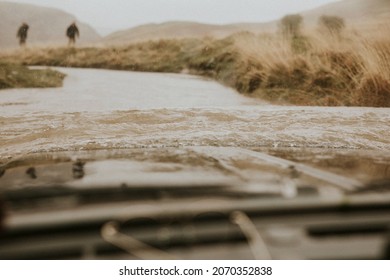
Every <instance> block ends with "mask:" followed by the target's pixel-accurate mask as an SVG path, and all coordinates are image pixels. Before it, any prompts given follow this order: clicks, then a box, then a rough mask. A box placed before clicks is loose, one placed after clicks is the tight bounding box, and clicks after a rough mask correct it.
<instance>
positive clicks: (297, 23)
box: [279, 14, 303, 38]
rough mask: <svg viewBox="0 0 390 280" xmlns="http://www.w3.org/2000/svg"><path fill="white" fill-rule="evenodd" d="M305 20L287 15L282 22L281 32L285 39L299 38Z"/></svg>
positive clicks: (298, 16) (297, 16)
mask: <svg viewBox="0 0 390 280" xmlns="http://www.w3.org/2000/svg"><path fill="white" fill-rule="evenodd" d="M302 24H303V18H302V16H301V15H299V14H296V15H286V16H284V17H283V18H282V19H281V21H280V25H279V28H280V31H281V33H282V34H283V36H284V37H287V38H290V37H298V36H300V34H301V29H302Z"/></svg>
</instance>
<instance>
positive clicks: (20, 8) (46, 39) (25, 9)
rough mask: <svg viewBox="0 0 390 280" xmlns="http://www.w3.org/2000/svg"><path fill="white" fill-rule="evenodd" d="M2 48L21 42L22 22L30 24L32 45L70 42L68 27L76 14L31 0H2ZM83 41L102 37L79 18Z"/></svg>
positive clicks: (0, 10)
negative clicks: (18, 0) (29, 0)
mask: <svg viewBox="0 0 390 280" xmlns="http://www.w3.org/2000/svg"><path fill="white" fill-rule="evenodd" d="M0 18H1V21H0V38H1V39H0V48H13V47H17V46H18V40H17V38H16V32H17V30H18V28H19V26H20V25H21V23H22V22H26V23H27V24H29V26H30V30H29V34H28V35H29V36H28V41H27V43H28V44H29V45H37V44H38V45H47V44H66V43H67V39H66V36H65V30H66V27H67V26H68V25H69V24H70V23H72V22H73V21H75V20H76V18H75V17H74V16H73V15H71V14H68V13H65V12H63V11H60V10H57V9H53V8H46V7H40V6H35V5H29V4H18V3H10V2H0ZM77 23H78V26H79V29H80V33H81V37H80V44H83V43H91V42H96V41H98V40H100V36H99V35H98V34H97V33H96V31H95V30H94V29H92V28H91V27H90V26H89V25H87V24H84V23H80V22H78V21H77Z"/></svg>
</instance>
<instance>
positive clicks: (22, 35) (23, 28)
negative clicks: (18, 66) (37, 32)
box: [16, 22, 30, 47]
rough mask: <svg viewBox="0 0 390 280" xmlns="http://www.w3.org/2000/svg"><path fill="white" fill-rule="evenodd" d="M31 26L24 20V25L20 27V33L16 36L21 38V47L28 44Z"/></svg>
mask: <svg viewBox="0 0 390 280" xmlns="http://www.w3.org/2000/svg"><path fill="white" fill-rule="evenodd" d="M29 28H30V27H29V26H28V24H27V23H25V22H23V23H22V25H21V26H20V27H19V29H18V33H17V34H16V37H18V38H19V45H20V46H21V47H24V46H25V45H26V41H27V33H28V29H29Z"/></svg>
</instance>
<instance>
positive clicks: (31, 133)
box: [0, 68, 390, 178]
mask: <svg viewBox="0 0 390 280" xmlns="http://www.w3.org/2000/svg"><path fill="white" fill-rule="evenodd" d="M59 70H60V71H61V72H63V73H65V74H67V78H66V79H65V83H64V87H63V88H57V89H12V90H2V91H1V92H0V135H1V136H0V147H1V149H0V163H2V164H6V163H7V162H10V161H12V160H16V159H20V158H23V157H27V156H31V155H34V154H35V155H37V154H45V153H53V152H67V151H73V152H76V151H100V150H111V151H114V150H116V149H122V150H125V149H133V150H134V151H135V149H138V151H139V149H142V150H143V151H145V150H146V149H148V150H149V151H151V152H150V153H147V154H146V153H141V154H142V156H141V154H140V153H139V152H138V153H137V154H134V158H136V159H137V160H140V161H142V160H146V159H147V160H151V159H154V160H155V161H159V160H160V161H161V159H162V158H164V159H167V158H170V161H171V163H172V164H177V163H183V162H186V164H187V165H193V164H195V165H196V163H197V162H198V163H199V162H201V163H202V164H199V165H203V166H205V165H207V164H206V163H205V162H204V161H202V160H201V159H200V157H199V158H197V153H196V152H194V150H193V151H192V152H191V155H189V152H188V149H187V150H186V148H191V147H199V146H201V147H205V146H206V147H239V148H244V149H249V150H251V151H266V152H268V153H271V154H274V155H277V156H280V157H283V158H287V159H289V160H294V161H300V162H304V163H308V164H310V165H315V166H318V167H321V168H324V169H328V170H332V171H335V172H338V173H346V174H348V171H351V174H350V175H351V176H361V173H367V174H369V175H368V176H369V177H371V178H378V177H379V178H389V177H390V170H389V169H390V168H389V165H390V109H385V108H383V109H381V108H341V107H332V108H331V107H297V106H274V105H269V104H267V103H265V102H262V101H259V100H255V99H250V98H247V97H244V96H242V95H239V94H238V93H236V92H235V91H234V90H232V89H229V88H226V87H224V86H222V85H220V84H218V83H216V82H213V81H210V80H205V79H202V78H199V77H194V76H189V75H175V74H152V73H133V72H121V71H107V70H89V69H63V68H59ZM168 150H169V151H172V150H174V151H175V154H174V156H172V153H170V152H167V151H168ZM179 150H180V151H186V152H182V153H180V152H178V151H179ZM236 167H237V166H236ZM245 168H246V167H245V166H241V169H245ZM352 171H353V172H352ZM363 177H364V176H363Z"/></svg>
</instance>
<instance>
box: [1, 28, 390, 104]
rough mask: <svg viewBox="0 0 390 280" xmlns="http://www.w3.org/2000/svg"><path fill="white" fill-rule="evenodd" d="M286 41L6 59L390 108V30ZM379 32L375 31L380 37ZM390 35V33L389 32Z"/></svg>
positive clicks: (268, 38)
mask: <svg viewBox="0 0 390 280" xmlns="http://www.w3.org/2000/svg"><path fill="white" fill-rule="evenodd" d="M375 26H376V28H375V29H372V30H371V31H370V32H356V31H355V32H353V31H351V30H349V31H345V32H344V33H343V34H341V35H339V34H337V36H331V35H329V33H321V32H318V31H317V30H313V31H310V32H305V34H304V35H300V36H295V37H293V38H285V37H283V36H281V35H278V34H262V35H255V34H252V33H249V32H244V33H239V34H235V35H233V36H230V37H227V38H225V39H221V40H216V39H213V38H204V39H181V40H160V41H148V42H144V43H137V44H131V45H122V46H110V47H101V48H97V47H90V48H76V49H75V48H46V49H31V50H28V51H18V52H16V53H8V54H2V55H0V59H1V60H6V61H9V62H19V63H23V64H26V65H52V66H66V67H70V66H71V67H88V68H106V69H119V70H132V71H151V72H173V73H180V72H183V71H185V72H190V73H194V74H199V75H204V76H208V77H212V78H214V79H216V80H218V81H220V82H222V83H224V84H226V85H228V86H231V87H234V88H235V89H237V90H238V91H239V92H241V93H244V94H248V95H251V96H255V97H261V98H264V99H267V100H271V101H274V102H280V103H292V104H297V105H320V106H341V105H343V106H374V107H390V39H389V38H387V37H386V36H384V34H390V32H389V31H390V26H388V25H386V26H381V30H380V32H378V28H377V25H375ZM374 30H376V32H373V31H374ZM386 32H387V33H386Z"/></svg>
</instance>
